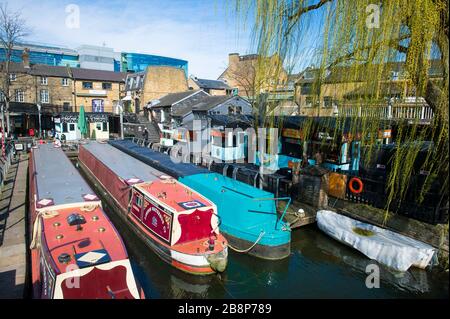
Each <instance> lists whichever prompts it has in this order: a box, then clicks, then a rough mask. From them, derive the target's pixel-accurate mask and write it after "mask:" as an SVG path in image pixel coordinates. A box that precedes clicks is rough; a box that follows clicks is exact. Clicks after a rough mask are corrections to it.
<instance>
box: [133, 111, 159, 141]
mask: <svg viewBox="0 0 450 319" xmlns="http://www.w3.org/2000/svg"><path fill="white" fill-rule="evenodd" d="M144 128H147V131H148V141H149V142H152V143H158V142H159V137H160V130H159V127H158V125H157V124H156V123H155V122H153V121H149V120H148V118H147V117H145V116H143V115H140V114H132V116H127V123H124V130H125V132H126V133H127V135H128V136H135V137H143V136H142V133H143V132H144Z"/></svg>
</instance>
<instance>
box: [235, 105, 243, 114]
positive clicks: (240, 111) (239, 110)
mask: <svg viewBox="0 0 450 319" xmlns="http://www.w3.org/2000/svg"><path fill="white" fill-rule="evenodd" d="M241 113H242V106H237V107H236V114H241Z"/></svg>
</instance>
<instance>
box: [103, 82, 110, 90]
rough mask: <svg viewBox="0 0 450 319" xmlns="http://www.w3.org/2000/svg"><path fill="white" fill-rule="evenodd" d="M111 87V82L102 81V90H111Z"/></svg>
mask: <svg viewBox="0 0 450 319" xmlns="http://www.w3.org/2000/svg"><path fill="white" fill-rule="evenodd" d="M111 88H112V84H111V83H109V82H104V83H102V89H103V90H111Z"/></svg>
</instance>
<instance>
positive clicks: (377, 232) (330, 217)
mask: <svg viewBox="0 0 450 319" xmlns="http://www.w3.org/2000/svg"><path fill="white" fill-rule="evenodd" d="M316 219H317V225H318V226H319V228H320V229H321V230H322V231H323V232H324V233H326V234H327V235H329V236H331V237H333V238H334V239H336V240H337V241H339V242H341V243H344V244H346V245H348V246H350V247H353V248H355V249H357V250H359V251H360V252H362V253H363V254H364V255H366V256H367V257H369V258H370V259H374V260H376V261H378V262H379V263H381V264H384V265H386V266H388V267H390V268H392V269H394V270H397V271H407V270H408V269H409V268H410V267H411V266H414V267H418V268H422V269H424V268H426V267H427V266H428V265H429V264H430V262H431V260H432V258H433V256H434V254H435V252H436V251H435V249H434V248H433V247H431V246H430V245H427V244H425V243H423V242H420V241H418V240H415V239H412V238H409V237H406V236H403V235H401V234H398V233H395V232H392V231H390V230H387V229H383V228H380V227H377V226H374V225H370V224H367V223H363V222H360V221H357V220H355V219H352V218H349V217H347V216H343V215H340V214H337V213H335V212H332V211H328V210H320V211H318V212H317V217H316Z"/></svg>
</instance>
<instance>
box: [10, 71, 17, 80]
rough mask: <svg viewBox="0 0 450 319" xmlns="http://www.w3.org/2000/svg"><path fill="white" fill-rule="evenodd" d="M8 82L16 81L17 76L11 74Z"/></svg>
mask: <svg viewBox="0 0 450 319" xmlns="http://www.w3.org/2000/svg"><path fill="white" fill-rule="evenodd" d="M9 80H10V81H11V82H14V81H16V80H17V75H16V74H15V73H11V74H10V75H9Z"/></svg>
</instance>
